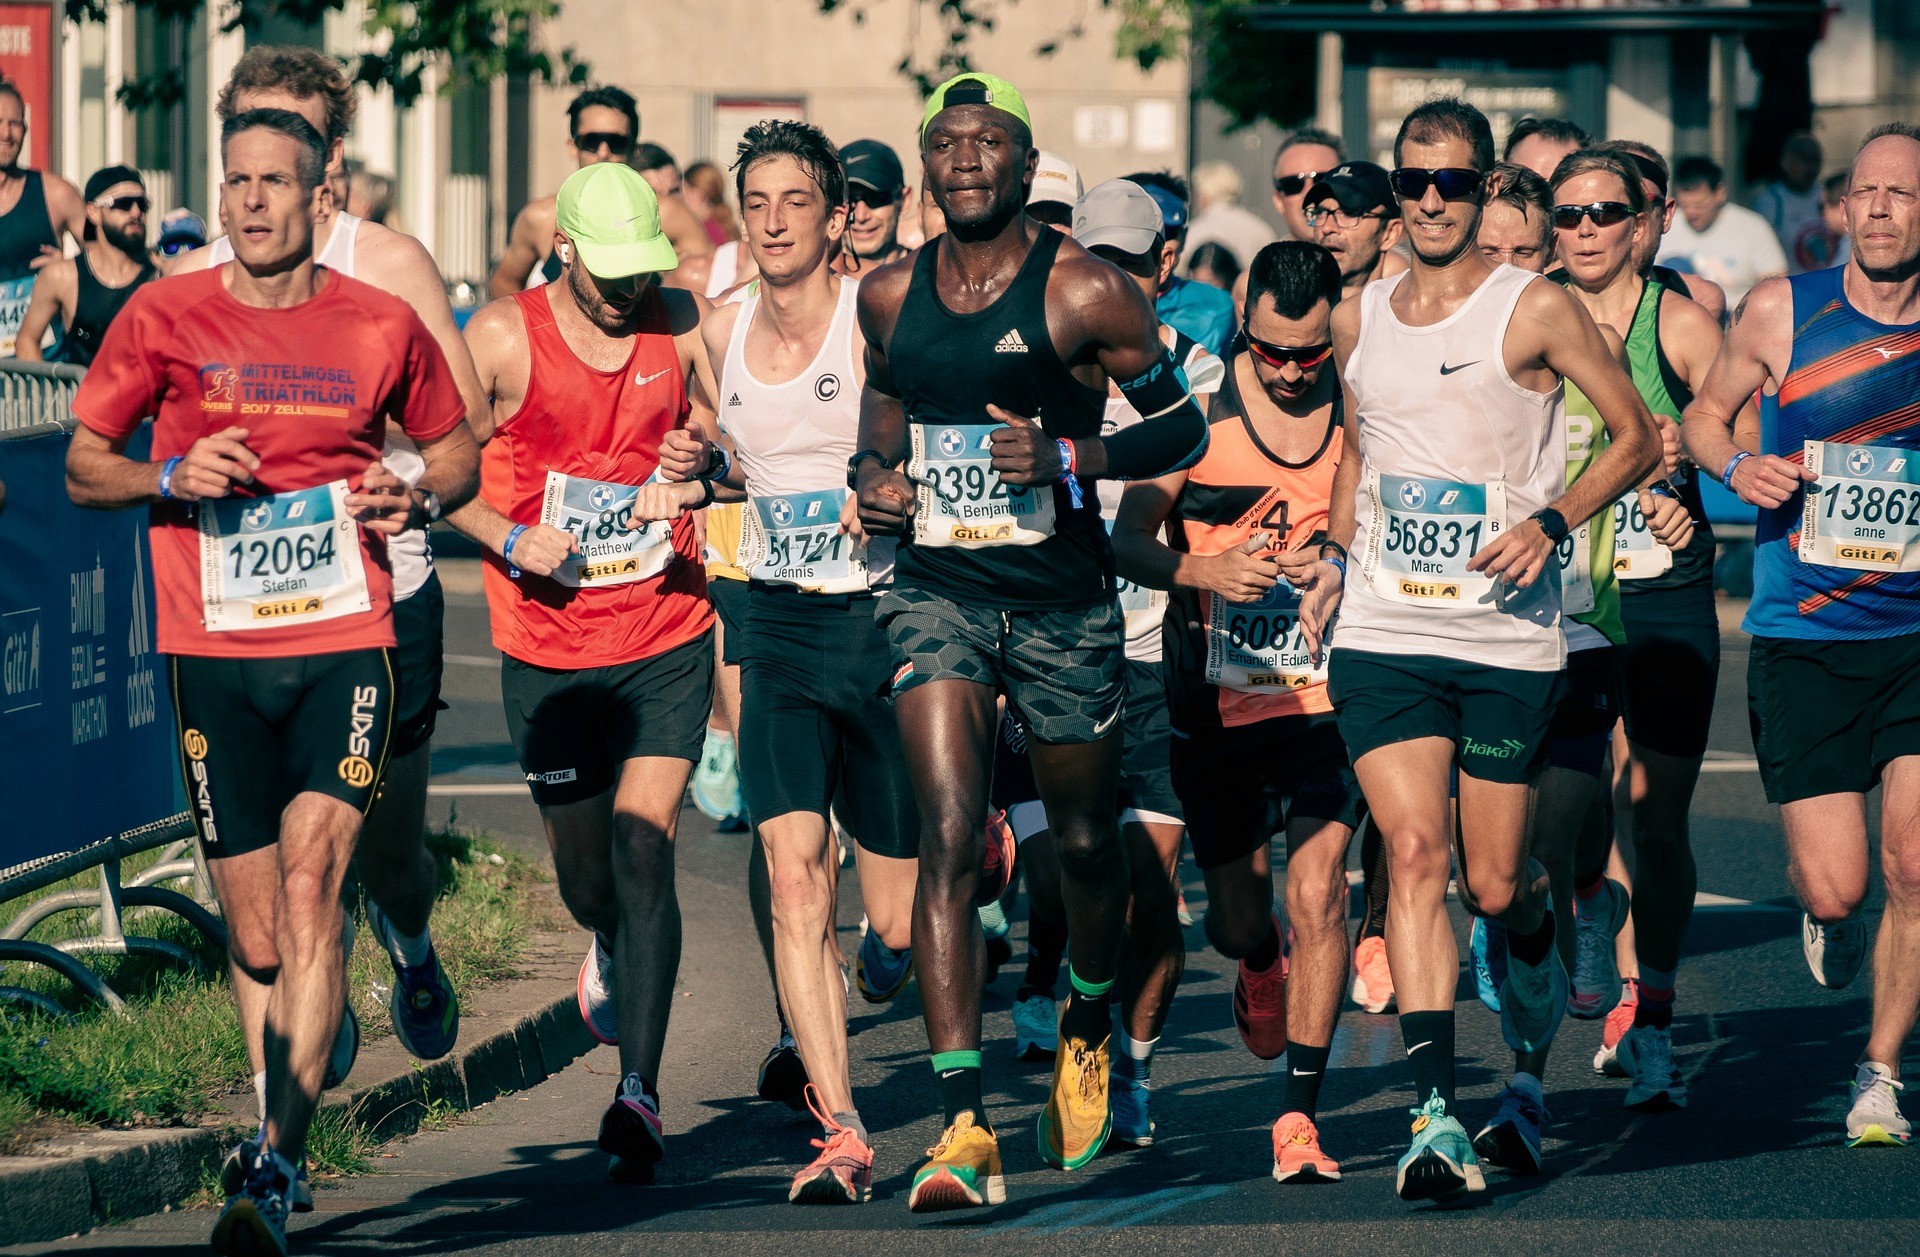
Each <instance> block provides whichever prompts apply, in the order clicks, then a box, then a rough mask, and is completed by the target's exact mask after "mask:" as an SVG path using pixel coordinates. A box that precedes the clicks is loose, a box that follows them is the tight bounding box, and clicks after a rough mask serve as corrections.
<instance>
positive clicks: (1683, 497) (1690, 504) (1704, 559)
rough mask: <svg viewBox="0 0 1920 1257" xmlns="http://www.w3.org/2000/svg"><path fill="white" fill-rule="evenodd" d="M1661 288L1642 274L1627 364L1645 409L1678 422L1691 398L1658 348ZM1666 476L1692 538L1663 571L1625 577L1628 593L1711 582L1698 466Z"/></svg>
mask: <svg viewBox="0 0 1920 1257" xmlns="http://www.w3.org/2000/svg"><path fill="white" fill-rule="evenodd" d="M1665 292H1666V289H1665V288H1664V287H1662V286H1661V284H1660V281H1658V280H1656V279H1654V278H1652V277H1651V276H1649V277H1648V278H1647V280H1646V282H1645V286H1644V287H1643V288H1642V289H1641V292H1640V304H1639V305H1638V306H1637V307H1635V309H1634V312H1633V325H1632V326H1631V327H1629V328H1628V329H1627V337H1626V342H1627V367H1628V370H1629V372H1630V373H1631V374H1632V376H1633V385H1634V387H1635V388H1636V389H1638V390H1639V391H1640V397H1641V400H1643V401H1644V402H1646V403H1647V409H1648V410H1650V411H1652V412H1653V413H1654V414H1655V415H1665V416H1667V417H1668V418H1671V419H1673V420H1675V421H1676V422H1677V421H1678V420H1679V418H1680V416H1681V415H1682V414H1684V413H1685V412H1686V409H1687V407H1688V406H1689V405H1690V404H1691V403H1692V402H1693V394H1692V393H1691V392H1689V391H1688V390H1687V385H1686V381H1685V380H1683V379H1681V378H1680V373H1679V372H1678V371H1676V370H1674V368H1673V364H1672V363H1671V362H1668V361H1667V355H1666V354H1665V353H1664V352H1662V351H1661V348H1660V298H1661V295H1662V294H1663V293H1665ZM1668 481H1669V482H1670V483H1671V484H1672V485H1673V487H1674V489H1675V490H1676V491H1677V492H1678V493H1679V495H1680V504H1681V505H1682V506H1684V507H1686V508H1687V513H1688V514H1690V515H1692V516H1693V540H1692V541H1690V542H1688V543H1687V546H1686V548H1685V549H1683V550H1679V551H1676V552H1675V553H1674V556H1673V566H1672V567H1670V568H1668V569H1667V571H1666V572H1664V573H1663V574H1661V575H1659V576H1652V577H1647V578H1645V579H1635V580H1630V581H1627V582H1625V585H1624V586H1623V588H1624V589H1625V591H1626V592H1627V593H1628V594H1637V593H1644V592H1647V591H1649V590H1654V589H1673V588H1679V587H1690V586H1702V585H1704V586H1707V587H1709V588H1711V586H1712V584H1713V557H1714V550H1715V543H1714V536H1713V525H1712V524H1711V523H1710V522H1708V520H1707V511H1706V507H1705V506H1704V505H1702V503H1701V501H1700V476H1699V473H1698V470H1697V469H1696V468H1694V467H1693V466H1692V464H1689V463H1683V464H1682V465H1681V467H1680V469H1679V470H1678V471H1677V472H1675V473H1674V474H1673V475H1672V476H1669V477H1668Z"/></svg>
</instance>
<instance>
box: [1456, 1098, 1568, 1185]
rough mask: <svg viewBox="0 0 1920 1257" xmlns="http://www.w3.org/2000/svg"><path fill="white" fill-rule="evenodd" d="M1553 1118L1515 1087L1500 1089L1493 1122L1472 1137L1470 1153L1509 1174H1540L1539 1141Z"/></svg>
mask: <svg viewBox="0 0 1920 1257" xmlns="http://www.w3.org/2000/svg"><path fill="white" fill-rule="evenodd" d="M1552 1120H1553V1118H1552V1117H1551V1116H1549V1115H1548V1113H1547V1110H1546V1107H1545V1106H1544V1105H1542V1104H1541V1103H1540V1102H1539V1101H1538V1100H1535V1099H1534V1098H1533V1097H1532V1096H1530V1095H1528V1094H1527V1093H1526V1092H1524V1091H1522V1090H1520V1089H1519V1088H1518V1087H1515V1086H1513V1085H1512V1084H1508V1085H1507V1086H1505V1087H1502V1088H1501V1089H1500V1105H1499V1107H1498V1108H1496V1109H1495V1110H1494V1111H1493V1120H1492V1121H1490V1122H1488V1123H1487V1124H1486V1126H1485V1127H1484V1128H1483V1129H1482V1130H1481V1131H1480V1133H1479V1134H1477V1135H1475V1136H1474V1137H1473V1150H1474V1151H1475V1152H1477V1153H1479V1154H1480V1156H1481V1157H1482V1158H1483V1159H1485V1160H1486V1161H1488V1162H1489V1163H1491V1164H1493V1165H1497V1166H1499V1167H1500V1168H1501V1169H1503V1170H1506V1171H1507V1172H1508V1173H1511V1174H1538V1173H1539V1172H1540V1137H1541V1135H1543V1134H1545V1133H1546V1129H1547V1123H1548V1122H1550V1121H1552Z"/></svg>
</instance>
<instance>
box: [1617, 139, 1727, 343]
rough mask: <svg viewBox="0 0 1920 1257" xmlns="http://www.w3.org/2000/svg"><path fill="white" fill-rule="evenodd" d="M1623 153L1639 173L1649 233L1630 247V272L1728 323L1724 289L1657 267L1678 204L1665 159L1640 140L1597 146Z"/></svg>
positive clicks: (1703, 280) (1711, 283)
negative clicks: (1671, 191) (1669, 186)
mask: <svg viewBox="0 0 1920 1257" xmlns="http://www.w3.org/2000/svg"><path fill="white" fill-rule="evenodd" d="M1600 147H1601V148H1610V149H1613V150H1614V151H1615V152H1619V153H1624V154H1626V157H1627V160H1629V161H1631V162H1632V163H1633V164H1634V166H1635V167H1637V168H1638V169H1639V171H1640V183H1641V186H1642V187H1644V188H1645V189H1646V190H1647V212H1646V219H1647V225H1648V227H1649V228H1650V230H1649V231H1648V232H1647V233H1646V234H1645V235H1643V236H1641V237H1639V238H1638V240H1637V241H1636V242H1635V244H1634V246H1633V269H1635V270H1636V271H1639V272H1640V273H1641V274H1642V275H1646V276H1649V277H1651V278H1653V279H1657V280H1659V281H1660V283H1661V285H1662V286H1663V287H1665V288H1666V290H1667V291H1668V292H1677V293H1679V294H1680V295H1681V296H1683V297H1690V298H1692V299H1693V300H1694V301H1696V302H1698V303H1699V304H1700V305H1701V307H1702V308H1704V309H1705V310H1706V312H1707V313H1708V314H1711V315H1712V316H1713V321H1714V322H1715V323H1717V324H1723V325H1724V324H1725V323H1726V321H1727V290H1726V289H1724V288H1722V287H1721V286H1720V285H1718V284H1716V283H1714V282H1713V281H1712V280H1710V279H1708V278H1707V277H1706V276H1704V275H1698V274H1687V275H1682V274H1681V273H1680V272H1679V271H1676V270H1674V269H1673V268H1672V267H1670V266H1656V265H1654V262H1653V259H1654V258H1655V257H1657V256H1659V253H1660V238H1661V237H1662V236H1664V235H1666V234H1667V231H1668V229H1669V228H1671V227H1672V226H1673V213H1674V211H1675V210H1676V209H1678V208H1679V205H1680V203H1679V202H1678V201H1676V200H1674V199H1673V197H1672V196H1670V195H1669V194H1668V192H1667V183H1668V174H1667V159H1666V158H1664V157H1662V156H1661V155H1660V150H1659V149H1657V148H1654V147H1653V146H1652V145H1651V144H1642V143H1641V142H1640V141H1639V140H1608V141H1607V142H1606V143H1604V144H1602V145H1600Z"/></svg>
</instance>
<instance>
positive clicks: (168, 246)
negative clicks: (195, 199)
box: [153, 206, 207, 275]
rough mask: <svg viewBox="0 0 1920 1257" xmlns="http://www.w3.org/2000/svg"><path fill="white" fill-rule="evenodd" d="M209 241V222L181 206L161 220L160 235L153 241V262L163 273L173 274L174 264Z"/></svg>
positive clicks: (170, 211) (171, 210) (169, 211)
mask: <svg viewBox="0 0 1920 1257" xmlns="http://www.w3.org/2000/svg"><path fill="white" fill-rule="evenodd" d="M206 243H207V224H206V221H205V220H204V219H202V218H201V217H200V215H198V214H196V213H194V212H193V211H192V210H190V209H188V208H186V207H185V206H181V207H180V208H179V209H170V210H168V211H167V212H166V216H165V217H163V218H162V219H161V220H160V237H159V239H157V240H155V241H154V242H153V264H154V265H155V266H157V267H159V268H160V273H161V274H162V275H171V274H173V264H174V263H175V262H178V261H179V260H180V259H181V258H183V257H185V256H186V255H187V254H189V253H191V252H193V250H195V249H198V248H200V247H201V246H203V245H204V244H206Z"/></svg>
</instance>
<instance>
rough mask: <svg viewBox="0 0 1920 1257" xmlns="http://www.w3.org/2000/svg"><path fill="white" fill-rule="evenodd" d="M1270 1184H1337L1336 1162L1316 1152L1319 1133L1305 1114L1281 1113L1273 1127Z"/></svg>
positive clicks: (1338, 1173) (1338, 1168) (1318, 1143)
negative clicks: (1271, 1178)
mask: <svg viewBox="0 0 1920 1257" xmlns="http://www.w3.org/2000/svg"><path fill="white" fill-rule="evenodd" d="M1273 1181H1274V1182H1276V1183H1337V1182H1339V1181H1340V1163H1339V1162H1338V1161H1335V1160H1334V1159H1333V1158H1332V1157H1330V1156H1328V1155H1327V1154H1326V1153H1324V1152H1322V1151H1320V1130H1319V1128H1318V1127H1316V1126H1315V1125H1314V1124H1313V1119H1312V1118H1310V1117H1308V1116H1307V1115H1306V1114H1305V1113H1282V1114H1281V1115H1280V1120H1279V1121H1277V1122H1275V1123H1274V1124H1273Z"/></svg>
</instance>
